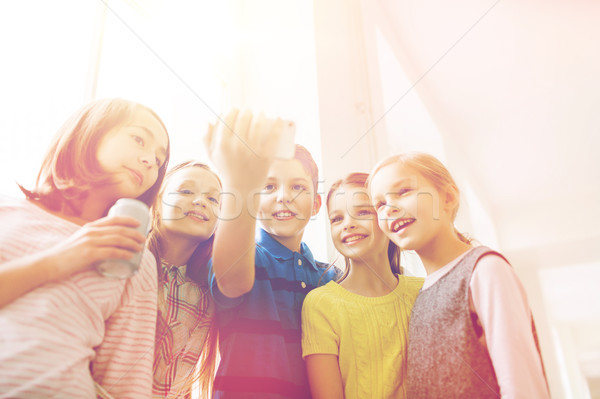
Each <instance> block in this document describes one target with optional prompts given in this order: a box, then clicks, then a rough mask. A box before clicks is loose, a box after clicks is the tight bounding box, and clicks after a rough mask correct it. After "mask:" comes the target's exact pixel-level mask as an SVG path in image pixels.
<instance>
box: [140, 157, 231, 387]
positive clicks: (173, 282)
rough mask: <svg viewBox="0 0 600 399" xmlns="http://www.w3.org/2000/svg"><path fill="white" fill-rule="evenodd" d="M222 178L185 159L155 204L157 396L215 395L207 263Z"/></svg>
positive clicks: (152, 240)
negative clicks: (198, 391) (196, 389)
mask: <svg viewBox="0 0 600 399" xmlns="http://www.w3.org/2000/svg"><path fill="white" fill-rule="evenodd" d="M220 195H221V182H220V180H219V178H218V177H217V175H216V174H215V173H213V172H212V171H211V170H210V169H209V168H208V166H206V165H204V164H202V163H198V162H192V161H189V162H184V163H181V164H179V165H177V166H175V167H174V168H172V169H171V170H170V171H169V172H168V173H167V175H166V176H165V184H164V185H163V187H162V189H161V191H160V192H159V195H158V197H157V200H156V202H155V204H154V206H153V208H152V213H153V229H152V232H151V233H150V236H149V246H150V249H151V251H152V252H153V253H154V255H155V257H156V263H157V266H158V318H157V324H156V347H155V357H154V368H153V371H154V381H153V396H154V397H155V398H190V397H191V391H192V386H193V385H194V383H196V382H199V385H200V389H201V391H202V394H203V396H202V397H208V395H209V394H210V390H211V386H212V380H213V376H214V370H215V363H216V357H217V334H216V328H215V326H214V305H213V303H212V299H211V296H210V294H209V292H208V286H207V275H208V272H207V269H206V265H207V263H208V260H209V259H210V256H211V251H212V242H213V234H214V232H215V228H216V226H217V219H218V216H219V200H220Z"/></svg>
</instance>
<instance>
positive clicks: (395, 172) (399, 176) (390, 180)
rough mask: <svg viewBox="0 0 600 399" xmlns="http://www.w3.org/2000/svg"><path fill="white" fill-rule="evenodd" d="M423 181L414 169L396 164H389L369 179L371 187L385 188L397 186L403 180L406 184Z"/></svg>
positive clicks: (421, 176)
mask: <svg viewBox="0 0 600 399" xmlns="http://www.w3.org/2000/svg"><path fill="white" fill-rule="evenodd" d="M423 179H424V177H423V175H422V174H421V173H419V171H417V170H416V169H415V168H413V167H411V166H408V165H404V164H398V163H391V164H389V165H385V166H383V167H382V168H381V169H379V170H378V171H377V172H376V173H375V175H374V176H373V177H372V178H371V185H372V186H375V185H377V186H379V185H382V186H387V185H391V184H397V183H399V182H401V181H403V180H406V181H407V182H417V181H422V180H423Z"/></svg>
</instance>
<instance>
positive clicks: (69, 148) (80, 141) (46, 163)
mask: <svg viewBox="0 0 600 399" xmlns="http://www.w3.org/2000/svg"><path fill="white" fill-rule="evenodd" d="M139 109H144V110H146V111H148V112H150V113H151V114H152V115H153V116H154V117H155V118H156V120H157V121H159V122H160V124H161V125H162V127H163V128H164V130H165V132H167V128H166V127H165V125H164V123H163V122H162V120H161V119H160V118H159V117H158V115H156V113H155V112H154V111H152V110H151V109H150V108H148V107H146V106H144V105H142V104H138V103H135V102H132V101H128V100H124V99H121V98H112V99H101V100H96V101H92V102H91V103H89V104H87V105H85V106H83V107H81V108H80V109H79V110H78V111H76V112H75V113H73V114H72V115H71V116H70V117H69V118H68V119H67V121H66V122H65V123H64V124H63V125H62V126H61V127H60V129H59V130H58V131H57V132H56V134H55V135H54V138H53V139H52V142H51V144H50V147H49V148H48V150H47V152H46V155H45V157H44V160H43V162H42V166H41V168H40V171H39V173H38V176H37V180H36V183H35V186H34V188H33V189H32V190H27V189H25V188H24V187H23V186H21V185H19V187H20V189H21V191H23V193H24V194H25V196H26V197H27V199H29V200H32V201H39V202H40V203H42V204H43V205H44V206H45V207H47V208H49V209H52V210H62V209H63V208H64V207H65V206H67V207H70V208H72V209H74V205H73V203H72V202H71V201H72V200H77V199H84V198H85V197H86V196H87V194H88V191H89V189H90V188H91V187H92V186H94V185H96V184H99V183H105V182H107V181H108V178H109V177H108V176H107V174H106V173H105V172H104V171H103V170H102V168H101V167H100V164H99V162H98V158H97V155H96V153H97V151H98V144H99V143H100V140H101V139H102V138H103V137H104V135H105V134H106V133H107V132H108V131H110V130H111V129H113V128H115V127H117V126H119V125H121V124H123V123H125V122H127V121H128V120H129V119H131V118H132V117H133V115H134V113H135V111H136V110H139ZM168 137H169V136H168V133H167V139H168ZM169 147H170V144H169V145H168V147H167V152H166V156H165V162H164V163H163V165H162V166H161V167H160V169H159V170H158V177H157V179H156V182H155V183H154V185H153V186H152V187H150V188H149V189H148V190H147V191H146V192H145V193H143V194H142V195H141V196H139V197H138V198H137V199H139V200H140V201H143V202H144V203H146V205H148V206H150V205H152V202H153V201H154V199H155V198H156V195H157V193H158V190H159V188H160V186H161V184H162V181H163V179H164V176H165V171H166V169H167V164H168V162H169V152H170V149H169ZM107 211H108V209H107Z"/></svg>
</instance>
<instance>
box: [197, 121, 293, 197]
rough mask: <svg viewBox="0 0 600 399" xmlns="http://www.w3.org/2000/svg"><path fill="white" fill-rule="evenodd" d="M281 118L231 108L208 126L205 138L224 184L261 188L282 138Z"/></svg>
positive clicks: (245, 187) (244, 189)
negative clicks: (214, 123)
mask: <svg viewBox="0 0 600 399" xmlns="http://www.w3.org/2000/svg"><path fill="white" fill-rule="evenodd" d="M282 130H283V121H282V120H281V119H280V118H277V119H275V120H271V119H268V118H265V116H264V115H263V114H262V113H261V114H258V115H253V114H252V113H251V112H250V111H239V110H233V111H231V112H229V114H227V116H225V117H224V118H221V119H219V120H218V121H217V124H216V125H215V126H214V127H213V126H211V127H210V128H209V130H208V132H207V134H206V136H205V138H204V142H205V145H206V149H207V152H208V154H209V157H210V159H211V161H212V162H213V164H214V165H215V167H216V168H217V170H218V172H219V176H220V178H221V180H222V181H223V183H224V187H228V188H233V187H235V188H236V189H238V190H240V191H242V192H244V191H251V190H253V189H260V188H262V184H263V183H264V181H265V178H266V174H267V171H268V169H269V166H270V165H271V163H272V162H273V160H274V158H275V155H276V151H277V148H278V145H279V141H280V140H281V134H282Z"/></svg>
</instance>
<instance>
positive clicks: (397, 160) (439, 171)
mask: <svg viewBox="0 0 600 399" xmlns="http://www.w3.org/2000/svg"><path fill="white" fill-rule="evenodd" d="M392 164H396V165H399V166H406V167H410V168H413V169H415V170H416V171H417V172H419V173H420V174H422V175H423V177H425V178H426V179H427V180H429V181H430V182H432V183H433V185H434V187H435V188H436V189H437V190H438V191H442V190H444V189H445V188H446V187H448V186H451V187H452V188H453V189H454V190H456V194H457V198H458V197H460V191H459V189H458V186H457V185H456V182H455V181H454V179H453V178H452V175H451V174H450V172H449V171H448V169H447V168H446V167H445V166H444V164H443V163H442V162H440V160H439V159H437V158H436V157H434V156H433V155H430V154H427V153H424V152H406V153H401V154H396V155H392V156H390V157H388V158H385V159H383V160H382V161H380V162H379V163H378V164H377V165H375V167H374V168H373V171H372V172H371V176H370V177H369V179H368V181H367V186H370V183H371V181H372V180H373V177H374V176H375V175H376V174H377V172H379V171H380V170H381V169H383V168H384V167H385V166H388V165H392ZM459 205H460V204H459V202H458V200H457V205H456V207H455V208H454V209H453V211H452V219H451V220H452V222H454V220H455V219H456V214H457V213H458V208H459ZM454 232H455V233H456V235H457V236H458V238H459V240H461V241H462V242H464V243H467V244H471V241H472V239H471V238H470V237H468V236H466V235H465V234H462V233H461V232H459V231H458V230H457V229H456V228H454Z"/></svg>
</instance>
